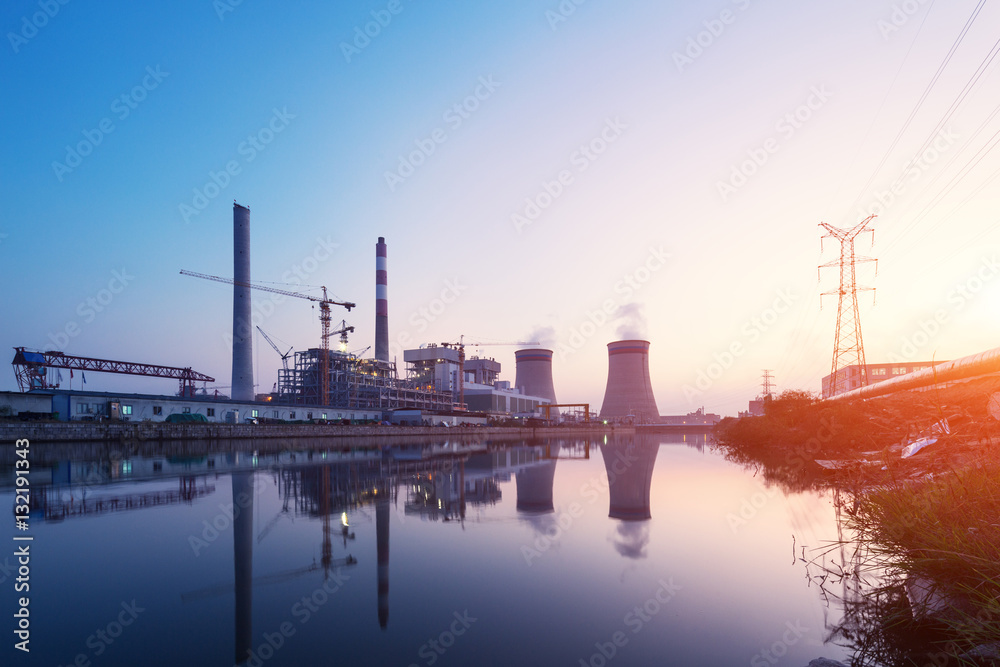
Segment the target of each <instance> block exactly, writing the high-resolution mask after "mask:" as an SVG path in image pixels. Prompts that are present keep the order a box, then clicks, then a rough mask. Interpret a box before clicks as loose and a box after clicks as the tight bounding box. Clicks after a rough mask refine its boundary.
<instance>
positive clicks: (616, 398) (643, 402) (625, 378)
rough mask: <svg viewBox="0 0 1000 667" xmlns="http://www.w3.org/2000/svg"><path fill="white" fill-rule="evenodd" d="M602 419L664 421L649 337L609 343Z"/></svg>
mask: <svg viewBox="0 0 1000 667" xmlns="http://www.w3.org/2000/svg"><path fill="white" fill-rule="evenodd" d="M601 419H609V420H620V419H632V420H633V421H635V422H636V423H654V422H658V421H660V412H659V410H658V409H657V407H656V399H655V398H654V397H653V385H652V382H650V378H649V341H648V340H619V341H615V342H613V343H608V385H607V387H606V388H605V390H604V404H603V405H602V406H601Z"/></svg>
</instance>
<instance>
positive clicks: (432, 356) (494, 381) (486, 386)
mask: <svg viewBox="0 0 1000 667" xmlns="http://www.w3.org/2000/svg"><path fill="white" fill-rule="evenodd" d="M532 351H533V350H532ZM521 352H523V350H518V351H517V352H515V354H520V353H521ZM549 354H550V355H551V352H549ZM403 360H404V361H405V362H406V363H407V364H408V365H409V366H408V379H409V381H410V382H413V383H415V384H417V385H418V386H421V387H426V388H427V390H428V391H431V390H435V391H438V392H447V393H448V395H450V396H454V398H455V400H456V402H457V401H461V400H462V398H464V403H465V405H466V406H467V407H468V410H469V411H471V412H483V413H488V414H493V415H499V414H512V415H522V416H523V415H528V414H536V413H538V406H540V405H542V404H544V403H553V402H554V400H553V399H551V398H549V397H547V396H540V395H531V394H528V393H526V392H524V391H523V390H522V388H521V387H511V386H510V382H508V381H506V380H500V363H499V362H498V361H496V360H495V359H487V358H481V357H472V358H470V359H467V360H466V359H464V350H463V349H462V348H461V347H456V346H450V345H449V346H445V345H428V346H426V347H422V348H419V349H415V350H404V351H403ZM548 382H549V384H550V386H551V383H552V376H551V364H550V366H549V379H548Z"/></svg>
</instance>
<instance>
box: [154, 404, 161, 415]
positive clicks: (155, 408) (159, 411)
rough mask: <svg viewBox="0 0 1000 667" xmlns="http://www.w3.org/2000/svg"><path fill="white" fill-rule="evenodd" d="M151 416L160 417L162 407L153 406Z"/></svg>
mask: <svg viewBox="0 0 1000 667" xmlns="http://www.w3.org/2000/svg"><path fill="white" fill-rule="evenodd" d="M153 414H154V415H162V414H163V406H162V405H154V406H153Z"/></svg>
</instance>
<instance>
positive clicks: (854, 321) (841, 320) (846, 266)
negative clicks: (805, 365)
mask: <svg viewBox="0 0 1000 667" xmlns="http://www.w3.org/2000/svg"><path fill="white" fill-rule="evenodd" d="M874 218H875V216H874V215H870V216H868V217H867V218H865V219H864V220H862V221H861V222H860V223H858V224H857V225H855V226H854V227H851V228H849V229H841V228H839V227H833V226H831V225H828V224H827V223H825V222H821V223H819V226H820V227H822V228H823V229H825V230H826V231H827V233H826V234H824V235H823V236H822V237H821V238H820V247H821V248H822V242H823V241H822V240H823V239H825V238H828V237H830V238H835V239H837V240H838V241H839V242H840V259H839V260H837V261H833V262H829V263H827V264H821V265H820V266H819V269H823V268H826V267H831V266H835V267H837V268H839V269H840V286H839V287H838V288H837V289H836V290H831V291H829V292H823V293H822V295H821V296H820V300H821V303H822V297H823V296H828V295H831V294H836V295H837V327H836V333H835V336H834V341H833V363H832V370H831V371H830V374H831V378H830V394H831V395H837V394H839V393H841V392H843V391H846V390H847V387H846V386H845V385H846V383H847V374H846V373H838V371H839V370H840V369H841V368H844V367H845V366H850V365H852V364H856V365H857V366H858V369H859V371H860V386H862V387H864V386H865V385H867V384H868V367H867V366H866V365H865V346H864V342H863V341H862V339H861V316H860V315H859V314H858V291H859V290H860V291H868V290H870V291H874V290H875V288H874V287H858V284H857V279H856V276H855V265H856V264H858V263H859V262H876V265H875V271H876V273H877V272H878V263H877V262H878V260H876V259H873V258H871V257H858V256H857V255H855V254H854V240H855V239H856V238H857V236H858V235H859V234H861V233H862V232H871V233H872V243H873V244H874V240H875V230H873V229H871V228H870V227H869V224H870V223H871V221H872V220H873V219H874ZM847 301H849V303H846V304H845V302H847Z"/></svg>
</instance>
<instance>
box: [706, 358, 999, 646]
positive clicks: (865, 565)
mask: <svg viewBox="0 0 1000 667" xmlns="http://www.w3.org/2000/svg"><path fill="white" fill-rule="evenodd" d="M998 390H1000V376H986V377H982V378H978V379H976V380H973V381H969V382H963V383H960V384H954V385H951V386H948V387H946V388H936V389H932V390H929V391H909V392H901V393H898V394H893V395H890V396H886V397H883V398H878V399H874V400H869V401H865V402H861V401H851V402H848V401H836V402H824V401H819V400H818V399H817V398H816V397H815V396H812V395H810V394H807V393H803V392H786V393H784V394H782V395H781V396H779V397H778V398H776V399H774V400H773V401H770V402H769V403H768V404H767V405H766V410H765V415H764V416H761V417H752V418H744V419H740V420H734V419H726V420H723V421H722V422H721V423H720V424H719V425H718V426H717V428H716V432H715V439H716V443H717V446H719V447H720V448H722V449H723V450H724V452H725V455H726V457H727V458H728V459H729V460H732V461H735V462H737V463H740V464H742V465H744V466H745V467H747V468H749V469H752V470H753V471H754V472H755V473H757V474H760V475H761V476H763V478H764V480H765V482H767V483H775V484H779V485H780V486H781V487H782V488H784V489H785V490H786V492H789V491H802V490H807V489H813V488H820V487H827V488H829V487H833V488H836V489H838V490H840V491H842V492H846V493H847V495H848V496H849V497H851V499H852V501H853V502H845V503H844V504H843V505H842V507H843V508H844V510H845V512H846V514H847V521H846V523H847V527H848V528H849V529H851V530H852V531H853V532H854V534H855V535H856V539H855V540H851V541H850V544H851V547H850V548H851V549H852V550H856V551H855V553H856V554H857V562H856V563H855V566H856V571H857V572H859V573H860V572H864V573H866V574H867V575H869V577H868V580H869V581H871V582H872V583H871V584H868V585H866V586H865V587H864V589H865V592H864V594H862V595H857V596H853V597H852V598H851V599H845V600H842V601H841V602H842V604H843V607H844V616H845V620H844V624H843V625H842V627H841V628H840V629H839V630H840V633H841V636H842V637H843V638H845V639H847V640H848V641H849V642H851V644H852V646H854V648H855V650H856V653H855V660H854V662H855V664H885V665H897V664H898V665H912V664H919V665H922V664H992V663H974V662H966V663H960V662H958V656H960V655H961V654H962V653H964V652H966V651H968V650H970V649H972V648H974V647H976V646H979V645H983V644H997V645H1000V421H998V420H997V419H996V418H994V417H992V416H991V415H990V414H989V409H988V405H989V399H990V397H991V396H995V395H996V392H997V391H998ZM940 420H947V422H948V424H949V426H950V430H951V433H950V434H947V435H939V436H938V442H936V443H935V444H933V445H931V446H930V447H928V448H927V449H925V450H923V451H921V452H920V453H919V454H917V455H915V456H913V457H912V458H908V459H902V458H901V456H900V452H901V450H902V447H903V445H904V444H905V443H907V442H909V441H912V440H913V439H915V438H916V437H918V436H919V435H921V434H923V433H926V432H927V430H928V429H929V428H930V427H931V426H932V425H934V424H935V423H937V422H939V421H940ZM823 459H826V460H835V461H846V462H848V463H847V464H846V465H843V466H842V467H839V468H838V469H836V470H827V469H825V468H823V467H821V466H820V465H818V464H817V463H816V461H817V460H823ZM862 460H867V461H868V462H869V463H863V462H862ZM836 546H841V547H846V546H847V542H845V543H844V544H841V545H835V547H836ZM831 574H833V573H832V572H831ZM840 574H841V575H842V574H843V572H841V573H840ZM914 582H923V585H925V586H927V587H929V588H930V589H932V590H933V594H934V595H935V596H936V598H935V599H936V600H938V601H939V602H940V603H941V604H940V606H939V607H937V608H936V609H935V611H934V612H933V613H932V614H930V615H923V614H922V613H921V612H920V610H919V609H918V608H915V607H914V605H913V603H912V600H911V599H910V597H911V596H908V595H907V592H908V591H909V592H910V593H912V592H913V584H914ZM928 661H929V662H928Z"/></svg>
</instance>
